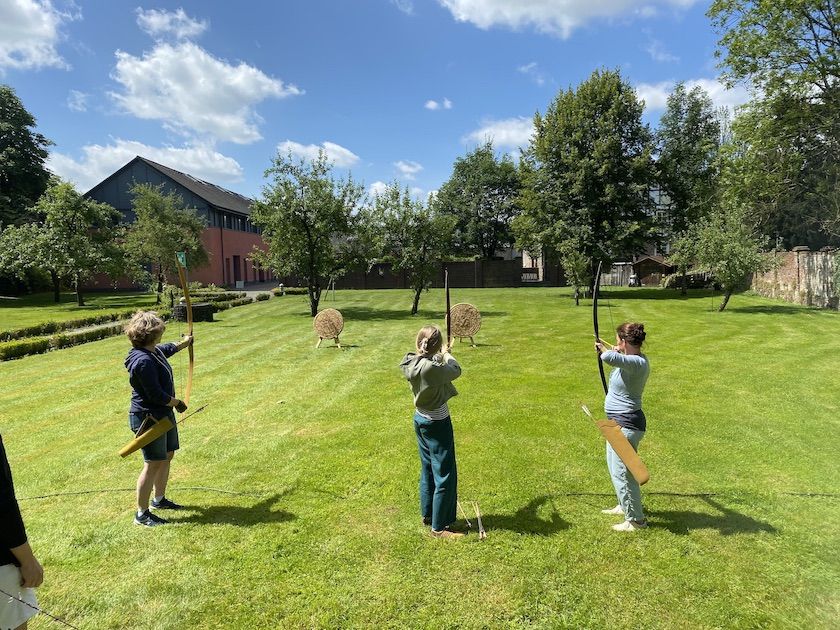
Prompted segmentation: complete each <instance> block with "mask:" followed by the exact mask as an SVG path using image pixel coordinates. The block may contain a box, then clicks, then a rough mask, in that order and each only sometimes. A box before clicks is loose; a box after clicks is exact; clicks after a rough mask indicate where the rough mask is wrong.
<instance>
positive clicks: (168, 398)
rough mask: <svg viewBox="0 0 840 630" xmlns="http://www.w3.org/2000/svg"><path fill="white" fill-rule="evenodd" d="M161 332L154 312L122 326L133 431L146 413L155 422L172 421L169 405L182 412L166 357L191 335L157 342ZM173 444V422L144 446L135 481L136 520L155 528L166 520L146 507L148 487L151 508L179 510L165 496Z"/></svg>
mask: <svg viewBox="0 0 840 630" xmlns="http://www.w3.org/2000/svg"><path fill="white" fill-rule="evenodd" d="M164 330H166V325H165V324H164V322H163V320H162V319H161V318H160V317H158V316H157V314H156V313H155V312H154V311H139V312H138V313H136V314H135V315H134V317H132V318H131V320H130V321H129V322H128V324H127V325H126V327H125V334H126V336H127V337H128V339H129V341H131V345H132V348H131V350H129V352H128V356H127V357H126V358H125V367H126V369H127V370H128V380H129V382H130V383H131V387H132V392H131V407H130V409H129V412H128V423H129V428H130V429H131V431H132V433H134V434H137V433H138V431H140V429H141V427H142V425H143V422H144V421H145V420H146V418H147V416H149V415H151V416H152V417H153V418H155V419H157V420H162V419H163V418H169V419H170V420H171V421H172V424H173V425H174V424H175V413H174V411H173V409H177V410H178V411H179V412H180V413H183V412H184V411H186V410H187V406H186V405H185V404H184V402H183V401H181V400H179V399H177V398H176V397H175V378H174V376H173V374H172V366H170V365H169V362H168V361H167V358H168V357H171V356H172V355H173V354H175V353H176V352H179V351H180V350H183V349H184V348H186V347H188V346H189V345H190V344H191V343H192V341H193V340H192V337H184V339H183V340H182V341H181V342H180V343H163V344H162V343H160V341H161V339H162V338H163V332H164ZM178 448H180V445H179V442H178V427H177V425H176V426H173V427H172V428H171V429H170V430H169V431H167V432H166V433H165V434H163V435H161V436H160V437H159V438H157V439H156V440H154V441H153V442H150V443H149V444H147V445H146V446H144V447H143V470H142V471H141V472H140V476H139V477H138V479H137V513H136V514H135V515H134V522H135V524H137V525H144V526H146V527H154V526H156V525H164V524H166V523H167V522H168V521H167V520H166V519H163V518H161V517H159V516H158V515H157V514H153V513H152V512H151V511H150V510H149V506H150V502H149V497H150V496H151V493H152V488H154V491H155V496H154V499H152V501H151V507H152V508H153V509H156V510H179V509H182V508H183V506H182V505H178V504H177V503H175V502H174V501H170V500H169V499H168V498H166V484H167V482H168V480H169V468H170V464H171V462H172V458H173V456H174V455H175V451H177V450H178Z"/></svg>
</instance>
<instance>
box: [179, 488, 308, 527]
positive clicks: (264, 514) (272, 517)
mask: <svg viewBox="0 0 840 630" xmlns="http://www.w3.org/2000/svg"><path fill="white" fill-rule="evenodd" d="M284 494H285V493H278V494H275V495H273V496H270V497H268V498H267V499H264V500H262V501H260V502H259V503H257V504H256V505H253V506H251V507H243V506H238V505H212V506H210V507H192V506H189V507H187V509H188V510H191V511H194V512H195V513H194V514H190V515H188V516H185V517H184V518H177V519H176V518H170V519H168V520H170V522H172V523H201V524H205V525H209V524H217V525H222V524H225V525H237V526H239V527H250V526H252V525H257V524H259V523H283V522H285V521H292V520H294V519H296V518H297V517H296V516H295V515H294V514H292V513H291V512H286V511H285V510H281V509H272V507H273V506H274V504H275V503H277V501H279V500H280V498H281V497H282V496H283V495H284Z"/></svg>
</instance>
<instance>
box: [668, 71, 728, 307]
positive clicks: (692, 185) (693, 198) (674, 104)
mask: <svg viewBox="0 0 840 630" xmlns="http://www.w3.org/2000/svg"><path fill="white" fill-rule="evenodd" d="M720 138H721V125H720V122H719V120H718V116H717V113H716V112H715V109H714V106H713V105H712V99H711V98H709V95H708V94H707V93H706V91H705V90H704V89H703V88H701V87H699V86H697V87H694V88H692V89H691V90H687V89H686V87H685V84H683V83H679V84H677V86H676V87H675V88H674V90H673V92H671V94H670V95H669V96H668V102H667V105H666V107H665V112H664V113H663V114H662V118H661V119H660V121H659V128H658V129H657V132H656V140H657V150H658V159H657V162H656V166H657V171H658V179H659V186H660V190H661V191H662V192H663V193H664V194H665V195H666V196H667V198H668V201H669V205H668V208H667V211H666V216H664V217H663V219H664V221H663V223H664V225H661V226H660V227H661V229H662V230H663V232H664V234H663V236H664V237H665V239H666V240H668V241H669V242H674V241H675V240H676V239H677V238H678V237H679V235H681V234H684V233H685V232H686V231H687V230H688V229H689V228H690V227H691V226H693V225H695V224H696V223H697V222H698V221H699V220H700V219H701V218H703V217H704V216H707V215H708V214H709V213H710V212H712V210H714V208H715V206H716V204H717V199H718V184H719V173H720ZM681 274H682V293H683V294H685V292H686V285H687V279H686V269H685V267H684V266H683V267H682V268H681Z"/></svg>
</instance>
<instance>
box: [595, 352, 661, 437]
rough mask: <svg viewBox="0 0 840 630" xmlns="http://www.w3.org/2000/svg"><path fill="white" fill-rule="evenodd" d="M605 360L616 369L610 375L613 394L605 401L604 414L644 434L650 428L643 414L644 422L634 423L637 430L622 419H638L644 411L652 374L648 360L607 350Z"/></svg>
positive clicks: (603, 358) (645, 357)
mask: <svg viewBox="0 0 840 630" xmlns="http://www.w3.org/2000/svg"><path fill="white" fill-rule="evenodd" d="M601 360H602V361H603V362H604V363H606V364H607V365H609V366H611V367H613V368H615V369H613V371H612V373H611V374H610V385H609V392H608V393H607V397H606V398H605V399H604V411H606V412H607V417H608V418H615V421H616V422H617V423H618V424H619V425H621V426H627V428H629V429H636V430H637V431H644V430H645V428H646V427H645V425H646V423H645V419H644V414H640V415H641V418H640V420H641V422H638V421H637V422H634V423H633V426H629V425H626V424H624V423H623V422H622V421H621V417H622V416H632V415H637V414H635V412H638V411H641V409H642V393H643V392H644V390H645V383H647V380H648V375H649V374H650V363H648V358H647V356H645V355H644V354H622V353H621V352H616V351H615V350H607V351H606V352H604V353H603V354H601ZM639 425H641V426H639Z"/></svg>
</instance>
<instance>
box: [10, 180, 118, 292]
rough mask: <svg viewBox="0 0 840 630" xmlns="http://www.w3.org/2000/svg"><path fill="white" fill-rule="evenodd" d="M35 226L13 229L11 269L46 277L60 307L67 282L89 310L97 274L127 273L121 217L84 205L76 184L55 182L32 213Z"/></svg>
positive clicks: (108, 208) (105, 206)
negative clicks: (88, 292)
mask: <svg viewBox="0 0 840 630" xmlns="http://www.w3.org/2000/svg"><path fill="white" fill-rule="evenodd" d="M30 213H31V215H32V216H33V217H35V218H36V219H37V221H36V222H31V223H27V224H24V225H20V226H9V227H7V228H6V229H5V230H4V233H3V240H2V242H3V246H4V249H5V248H7V247H8V248H9V250H8V251H7V252H6V254H4V257H7V256H8V255H9V254H11V253H12V252H13V255H14V256H15V257H16V258H17V260H16V261H11V263H10V264H11V266H12V268H15V269H17V270H18V271H19V272H20V271H22V270H25V269H28V268H40V269H43V270H45V271H47V272H48V273H49V274H50V276H51V278H52V281H53V291H54V297H55V301H56V302H58V301H59V299H60V296H59V288H60V282H61V280H62V279H65V280H67V281H69V282H70V283H71V284H72V285H73V287H74V289H75V291H76V302H77V304H78V305H79V306H84V296H83V289H84V284H85V282H86V281H87V280H89V279H91V278H92V277H93V276H94V275H95V274H97V273H108V274H111V275H114V276H116V275H118V273H119V271H120V270H121V269H122V268H123V266H122V265H123V250H122V248H121V243H120V242H119V229H118V223H119V221H120V218H121V215H120V213H119V212H118V211H117V210H115V209H114V208H112V207H111V206H109V205H108V204H104V203H99V202H96V201H92V200H90V199H85V198H84V197H82V195H80V194H79V193H78V192H77V191H76V189H75V188H74V187H73V185H72V184H69V183H67V182H62V181H61V180H59V179H57V178H56V179H53V180H52V182H51V183H50V186H49V188H47V190H46V192H45V193H44V194H43V195H41V198H40V199H39V200H38V201H37V203H36V204H35V205H34V206H33V207H32V208H31V210H30Z"/></svg>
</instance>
